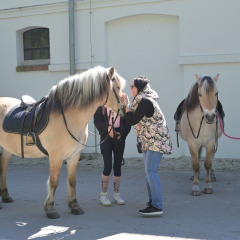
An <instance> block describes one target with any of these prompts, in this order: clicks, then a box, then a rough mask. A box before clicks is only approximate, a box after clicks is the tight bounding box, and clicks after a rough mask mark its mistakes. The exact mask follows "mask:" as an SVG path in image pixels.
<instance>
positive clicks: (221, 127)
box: [217, 114, 240, 140]
mask: <svg viewBox="0 0 240 240" xmlns="http://www.w3.org/2000/svg"><path fill="white" fill-rule="evenodd" d="M217 117H218V119H219V123H220V129H221V131H222V133H223V134H224V135H225V136H226V137H228V138H230V139H235V140H240V138H237V137H231V136H229V135H227V134H226V133H225V131H224V129H223V126H222V121H221V118H220V116H219V115H218V114H217Z"/></svg>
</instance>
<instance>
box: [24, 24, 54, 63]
mask: <svg viewBox="0 0 240 240" xmlns="http://www.w3.org/2000/svg"><path fill="white" fill-rule="evenodd" d="M23 47H24V60H38V59H50V47H49V29H48V28H35V29H32V30H29V31H26V32H24V33H23Z"/></svg>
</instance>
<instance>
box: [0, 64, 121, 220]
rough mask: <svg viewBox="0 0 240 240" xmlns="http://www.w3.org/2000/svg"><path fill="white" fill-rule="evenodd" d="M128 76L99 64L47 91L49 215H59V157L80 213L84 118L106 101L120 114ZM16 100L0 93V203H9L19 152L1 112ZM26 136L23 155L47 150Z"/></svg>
mask: <svg viewBox="0 0 240 240" xmlns="http://www.w3.org/2000/svg"><path fill="white" fill-rule="evenodd" d="M125 83H126V80H125V79H123V78H122V77H121V76H120V75H119V74H117V72H116V71H115V70H114V67H111V68H104V67H101V66H98V67H95V68H92V69H89V70H88V71H86V72H83V73H81V74H76V75H73V76H70V77H68V78H66V79H64V80H62V81H60V82H59V83H58V84H57V85H56V86H53V87H52V89H51V90H50V92H49V94H48V96H47V97H46V99H47V105H48V107H47V108H48V109H50V110H49V119H48V124H47V125H46V127H45V128H44V130H43V131H42V132H41V133H40V134H39V139H40V142H41V145H42V147H43V148H44V149H45V150H46V152H47V153H48V155H49V165H50V176H49V179H48V182H47V191H48V195H47V198H46V201H45V204H44V210H45V212H46V214H47V216H48V217H49V218H59V217H60V216H59V214H58V213H57V211H56V209H55V207H54V194H55V191H56V189H57V186H58V183H59V174H60V170H61V166H62V162H63V160H66V162H67V171H68V179H67V187H68V205H69V208H70V209H71V212H72V214H75V215H80V214H82V213H83V210H82V209H81V207H80V206H79V204H78V203H77V199H76V170H77V165H78V161H79V158H80V153H81V150H82V148H83V147H84V145H85V143H86V141H87V137H88V122H89V121H90V119H91V118H92V116H93V114H94V113H95V111H96V110H97V108H98V107H99V106H101V105H105V106H107V107H110V108H112V109H113V111H116V112H119V115H120V116H124V114H125V111H124V108H123V105H122V103H121V101H120V99H121V96H122V89H123V88H124V86H125ZM19 104H20V101H19V100H18V99H14V98H8V97H4V98H0V126H1V127H0V146H2V157H1V165H0V169H1V172H0V173H1V194H2V201H3V202H12V198H11V197H10V195H9V194H8V190H7V183H6V173H7V168H8V163H9V160H10V158H11V155H12V154H14V155H17V156H21V155H22V149H21V137H20V135H19V134H16V133H9V132H6V131H4V129H3V128H2V125H3V122H4V118H5V116H6V115H7V114H8V113H9V111H11V109H13V108H14V107H15V106H16V105H19ZM25 137H26V136H24V138H23V139H22V140H23V144H22V146H23V150H24V155H25V157H26V158H40V157H44V156H45V155H44V154H43V153H42V152H41V151H40V150H39V148H38V147H36V145H31V144H30V145H29V144H27V145H26V141H27V137H26V138H25Z"/></svg>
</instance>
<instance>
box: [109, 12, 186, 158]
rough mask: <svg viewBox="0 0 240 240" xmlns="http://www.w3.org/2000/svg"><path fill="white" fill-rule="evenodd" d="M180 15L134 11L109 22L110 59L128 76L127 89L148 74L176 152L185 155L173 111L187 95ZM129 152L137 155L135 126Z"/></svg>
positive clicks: (128, 141)
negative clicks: (179, 60)
mask: <svg viewBox="0 0 240 240" xmlns="http://www.w3.org/2000/svg"><path fill="white" fill-rule="evenodd" d="M178 29H179V25H178V17H175V16H165V15H156V14H154V15H134V16H130V17H126V18H121V19H117V20H114V21H110V22H108V23H107V24H106V38H107V44H106V46H107V63H108V65H113V66H118V71H119V72H120V73H121V74H123V76H124V77H125V78H126V79H127V80H128V85H127V87H126V92H127V93H128V95H129V96H131V94H130V89H129V86H130V84H131V82H132V80H133V78H134V77H138V76H142V75H144V76H147V77H148V78H149V79H150V80H151V86H152V88H153V89H155V90H156V91H157V92H158V94H159V105H160V107H161V109H162V111H163V112H164V115H165V117H166V120H167V124H168V127H169V130H170V135H171V137H172V141H173V145H174V150H175V151H174V155H175V156H177V155H183V148H182V149H181V148H180V149H178V148H177V147H176V144H175V143H176V141H175V132H174V127H175V122H174V120H173V115H174V112H175V109H176V102H175V101H172V99H173V98H174V99H175V100H179V101H180V100H181V98H182V95H183V90H184V89H183V85H182V84H181V81H182V80H183V74H182V72H183V71H182V68H181V66H179V65H178V63H177V58H178V54H179V46H178V42H179V33H178ZM127 143H128V144H127V146H126V156H131V157H132V156H134V155H136V154H137V151H136V135H135V133H134V130H133V129H132V131H131V134H130V136H129V138H127Z"/></svg>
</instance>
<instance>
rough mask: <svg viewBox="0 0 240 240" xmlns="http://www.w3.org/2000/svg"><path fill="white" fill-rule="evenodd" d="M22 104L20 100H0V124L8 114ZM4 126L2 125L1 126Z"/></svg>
mask: <svg viewBox="0 0 240 240" xmlns="http://www.w3.org/2000/svg"><path fill="white" fill-rule="evenodd" d="M18 104H20V100H19V99H17V98H11V97H1V98H0V122H1V123H2V122H3V119H4V117H5V116H6V114H7V113H8V112H9V111H10V110H11V109H12V108H13V107H14V106H16V105H18ZM1 125H2V124H1Z"/></svg>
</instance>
